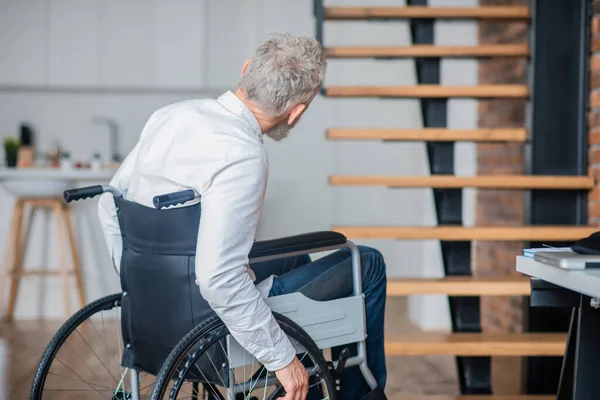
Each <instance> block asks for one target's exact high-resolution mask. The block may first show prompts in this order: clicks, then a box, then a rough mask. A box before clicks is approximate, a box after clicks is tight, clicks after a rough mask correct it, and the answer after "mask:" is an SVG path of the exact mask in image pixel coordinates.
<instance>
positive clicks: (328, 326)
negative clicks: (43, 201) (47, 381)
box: [64, 185, 378, 400]
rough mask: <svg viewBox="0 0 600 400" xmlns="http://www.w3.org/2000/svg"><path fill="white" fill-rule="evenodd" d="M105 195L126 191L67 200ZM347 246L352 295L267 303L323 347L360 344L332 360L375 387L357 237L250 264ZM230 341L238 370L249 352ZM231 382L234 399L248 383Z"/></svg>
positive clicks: (171, 202)
mask: <svg viewBox="0 0 600 400" xmlns="http://www.w3.org/2000/svg"><path fill="white" fill-rule="evenodd" d="M104 193H111V194H112V195H113V196H117V197H123V194H122V193H121V191H120V190H118V189H117V188H115V187H113V186H110V185H97V186H91V187H85V188H79V189H73V190H68V191H65V194H64V198H65V201H67V202H70V201H73V200H79V199H85V198H91V197H95V196H97V195H100V194H104ZM199 198H200V196H199V195H197V194H196V193H195V192H194V191H193V190H191V189H190V190H183V191H181V192H175V193H169V194H165V195H160V196H156V197H154V199H153V204H154V206H155V208H156V209H162V208H166V207H171V206H177V205H179V204H185V203H187V202H188V201H192V200H197V199H199ZM343 248H347V249H349V250H350V252H351V255H352V280H353V293H352V296H349V297H345V298H341V299H336V300H329V301H315V300H312V299H310V298H308V297H306V296H305V295H303V294H302V293H290V294H286V295H281V296H276V297H268V298H266V299H265V301H266V302H267V304H268V305H269V307H270V308H271V309H272V310H273V311H275V312H278V313H280V314H283V315H285V316H287V317H288V318H290V319H291V320H293V321H294V322H295V323H297V324H298V325H299V326H300V327H302V328H303V329H304V330H305V331H306V332H307V333H308V334H309V336H310V338H311V339H312V340H313V341H314V342H315V343H316V344H317V346H318V348H319V349H325V348H330V347H334V346H341V345H344V344H351V343H356V344H357V355H355V356H351V357H347V358H345V359H343V360H337V361H333V360H332V361H331V363H332V365H333V368H334V369H335V370H339V368H344V367H350V366H357V365H358V366H359V368H360V371H361V373H362V375H363V377H364V378H365V381H366V382H367V384H368V385H369V387H370V388H371V390H374V389H376V388H377V387H378V383H377V381H376V379H375V377H374V376H373V374H372V373H371V371H370V369H369V367H368V365H367V349H366V343H365V339H366V336H367V334H366V323H365V306H364V294H363V293H362V266H361V257H360V252H359V250H358V248H357V246H356V245H355V244H354V243H352V242H351V241H349V240H346V241H345V243H344V244H340V245H335V246H326V247H316V248H311V249H306V250H300V251H291V252H285V253H277V254H274V255H267V256H260V257H253V258H249V263H250V264H251V263H255V262H261V261H268V260H274V259H280V258H284V257H290V256H296V255H302V254H311V253H320V252H325V251H331V250H338V249H343ZM111 262H112V264H113V268H114V270H115V272H116V273H117V274H119V271H118V269H117V268H116V266H115V264H114V260H112V259H111ZM227 340H228V341H227V347H228V352H229V363H230V374H232V371H233V369H232V368H235V367H237V366H242V365H245V361H242V358H241V357H242V356H241V354H243V352H244V351H245V350H244V349H243V348H242V346H241V345H239V344H238V343H237V342H236V341H235V339H233V337H231V336H229V337H228V339H227ZM296 350H297V351H300V350H299V349H298V347H296ZM230 378H231V377H230ZM130 380H131V383H130V384H131V389H132V393H131V396H132V400H139V376H138V371H137V370H136V369H130ZM230 382H233V383H232V385H233V386H234V387H230V388H228V390H227V394H228V399H229V398H230V396H231V392H233V393H238V392H240V391H243V390H244V386H245V385H244V384H241V385H240V384H235V383H234V382H235V380H233V379H230ZM336 383H338V382H336ZM257 384H258V382H257ZM236 386H237V387H236Z"/></svg>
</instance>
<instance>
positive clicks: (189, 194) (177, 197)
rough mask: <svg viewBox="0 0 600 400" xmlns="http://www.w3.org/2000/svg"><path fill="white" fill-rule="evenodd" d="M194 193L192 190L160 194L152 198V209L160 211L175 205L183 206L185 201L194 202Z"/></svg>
mask: <svg viewBox="0 0 600 400" xmlns="http://www.w3.org/2000/svg"><path fill="white" fill-rule="evenodd" d="M195 198H196V193H195V192H194V191H193V190H192V189H188V190H182V191H181V192H174V193H167V194H161V195H160V196H154V198H153V199H152V203H153V204H154V208H156V209H157V210H160V209H161V208H163V207H169V206H176V205H177V204H183V203H185V202H186V201H190V200H194V199H195Z"/></svg>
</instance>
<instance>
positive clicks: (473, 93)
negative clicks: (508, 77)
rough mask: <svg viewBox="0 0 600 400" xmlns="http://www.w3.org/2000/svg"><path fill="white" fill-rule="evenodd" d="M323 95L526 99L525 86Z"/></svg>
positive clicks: (355, 89) (342, 90)
mask: <svg viewBox="0 0 600 400" xmlns="http://www.w3.org/2000/svg"><path fill="white" fill-rule="evenodd" d="M325 93H326V95H327V96H330V97H410V98H414V97H417V98H438V97H439V98H450V97H458V98H464V97H467V98H526V97H527V96H528V95H529V88H528V87H527V85H514V84H511V85H478V86H442V85H415V86H329V87H327V88H326V89H325Z"/></svg>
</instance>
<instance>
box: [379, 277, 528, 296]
mask: <svg viewBox="0 0 600 400" xmlns="http://www.w3.org/2000/svg"><path fill="white" fill-rule="evenodd" d="M530 293H531V289H530V284H529V278H527V277H525V276H510V277H509V276H502V277H481V276H446V277H443V278H388V282H387V295H388V296H410V295H422V294H446V295H451V296H528V295H529V294H530Z"/></svg>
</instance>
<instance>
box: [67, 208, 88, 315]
mask: <svg viewBox="0 0 600 400" xmlns="http://www.w3.org/2000/svg"><path fill="white" fill-rule="evenodd" d="M61 208H62V214H63V216H64V220H65V225H66V226H67V235H68V238H69V248H70V249H71V257H72V260H73V274H74V275H75V282H76V283H77V294H78V296H79V306H80V307H81V308H83V307H84V306H85V305H86V300H85V289H84V287H83V277H82V274H81V263H80V262H79V254H78V253H77V245H76V243H75V235H74V234H73V223H72V222H71V212H70V210H69V207H68V206H67V205H66V204H62V207H61Z"/></svg>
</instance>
